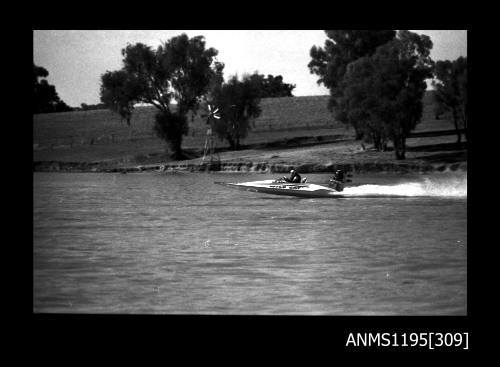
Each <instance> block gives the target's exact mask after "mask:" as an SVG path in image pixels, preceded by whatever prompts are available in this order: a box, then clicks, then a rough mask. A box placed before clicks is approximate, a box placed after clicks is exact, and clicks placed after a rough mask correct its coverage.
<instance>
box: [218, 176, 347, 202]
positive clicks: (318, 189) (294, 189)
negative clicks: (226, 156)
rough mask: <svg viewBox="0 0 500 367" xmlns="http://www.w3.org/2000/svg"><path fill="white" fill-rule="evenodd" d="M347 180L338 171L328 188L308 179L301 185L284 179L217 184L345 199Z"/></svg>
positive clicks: (275, 193)
mask: <svg viewBox="0 0 500 367" xmlns="http://www.w3.org/2000/svg"><path fill="white" fill-rule="evenodd" d="M345 182H351V181H350V180H346V179H345V176H344V172H343V171H341V170H337V172H335V175H334V177H333V178H332V179H331V180H330V182H329V183H328V186H323V185H318V184H314V183H307V178H304V179H303V180H302V182H300V183H292V182H287V181H285V180H284V178H280V179H277V180H263V181H249V182H237V183H231V182H216V183H217V184H220V185H224V186H227V187H230V188H235V189H239V190H245V191H252V192H260V193H264V194H273V195H287V196H298V197H308V198H325V197H327V198H339V197H343V196H342V194H341V192H342V190H343V189H344V184H345Z"/></svg>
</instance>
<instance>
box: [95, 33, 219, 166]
mask: <svg viewBox="0 0 500 367" xmlns="http://www.w3.org/2000/svg"><path fill="white" fill-rule="evenodd" d="M217 54H218V51H217V50H216V49H214V48H208V49H207V48H205V40H204V37H203V36H197V37H193V38H189V37H188V36H187V35H186V34H181V35H180V36H176V37H173V38H171V39H170V40H168V41H167V42H164V43H162V44H161V45H160V46H159V47H158V48H157V49H156V50H153V49H152V48H151V47H149V46H147V45H145V44H142V43H136V44H135V45H131V44H128V45H127V46H126V47H125V48H124V49H123V50H122V55H123V57H124V58H123V68H122V69H121V71H122V72H123V73H124V74H125V75H126V78H125V80H128V82H130V83H132V84H133V85H134V88H131V89H132V90H133V91H134V92H133V93H130V94H128V93H127V94H124V95H126V98H125V100H127V101H128V103H132V101H135V102H138V103H147V104H151V105H153V106H155V107H156V108H157V109H158V110H159V112H158V113H157V115H156V116H155V125H154V130H155V131H156V133H157V135H158V136H159V137H160V138H162V139H164V140H165V141H166V142H167V143H168V145H169V147H170V149H171V150H172V151H173V156H174V158H176V159H182V158H183V157H184V155H183V153H182V148H181V147H182V138H183V135H186V134H187V133H188V130H189V129H188V120H187V117H186V116H187V114H188V112H190V111H191V112H192V113H195V112H196V110H197V109H198V107H199V103H200V101H201V99H202V98H203V97H204V96H206V94H207V93H208V91H209V87H210V85H211V83H212V80H213V79H214V78H215V77H216V76H217V72H221V71H222V69H223V67H224V66H223V64H221V63H219V62H217V61H216V59H215V57H216V56H217ZM103 87H105V86H104V85H103ZM122 90H123V88H122ZM127 90H128V89H127ZM174 101H175V102H176V106H175V108H172V107H171V102H174ZM120 105H123V104H121V103H120Z"/></svg>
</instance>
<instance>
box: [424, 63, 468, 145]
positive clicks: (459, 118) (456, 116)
mask: <svg viewBox="0 0 500 367" xmlns="http://www.w3.org/2000/svg"><path fill="white" fill-rule="evenodd" d="M434 74H435V80H433V82H432V84H433V86H434V87H435V88H436V93H435V100H436V102H437V105H438V108H440V109H441V110H447V111H450V112H451V114H452V116H453V124H454V125H455V130H456V132H457V143H460V142H461V141H462V135H461V133H460V128H459V123H460V122H461V123H462V125H463V126H464V128H465V134H466V135H465V136H466V138H467V112H468V111H467V57H459V58H458V59H456V60H455V61H450V60H444V61H437V62H436V65H435V68H434Z"/></svg>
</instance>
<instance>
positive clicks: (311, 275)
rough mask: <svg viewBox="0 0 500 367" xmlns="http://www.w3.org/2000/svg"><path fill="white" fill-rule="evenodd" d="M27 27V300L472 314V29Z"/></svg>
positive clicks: (53, 308) (199, 310) (60, 309)
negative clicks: (30, 176)
mask: <svg viewBox="0 0 500 367" xmlns="http://www.w3.org/2000/svg"><path fill="white" fill-rule="evenodd" d="M32 32H33V83H34V93H35V94H34V103H33V313H34V314H43V315H46V314H50V315H53V314H58V315H59V314H78V315H82V314H83V315H95V314H98V315H230V316H232V315H253V316H261V315H266V316H267V315H270V316H467V315H468V302H467V301H468V287H467V285H468V282H467V280H468V266H467V264H468V256H467V252H468V251H467V144H468V135H467V116H468V109H467V30H400V29H398V30H381V29H375V30H229V29H226V30H215V29H209V30H98V29H95V30H61V29H59V30H50V29H44V30H33V31H32ZM28 143H29V142H28ZM464 331H465V330H464Z"/></svg>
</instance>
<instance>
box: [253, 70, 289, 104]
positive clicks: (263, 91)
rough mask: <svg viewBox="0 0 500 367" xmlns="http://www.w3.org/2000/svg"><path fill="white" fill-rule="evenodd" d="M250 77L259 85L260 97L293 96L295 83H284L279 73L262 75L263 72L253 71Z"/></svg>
mask: <svg viewBox="0 0 500 367" xmlns="http://www.w3.org/2000/svg"><path fill="white" fill-rule="evenodd" d="M250 78H251V79H252V80H253V81H254V82H255V83H257V85H258V86H259V89H260V93H259V95H260V98H276V97H293V94H292V91H293V90H294V89H295V84H287V83H284V82H283V77H282V76H281V75H277V76H273V75H272V74H268V75H267V77H264V75H263V74H258V73H254V74H252V75H251V76H250Z"/></svg>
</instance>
